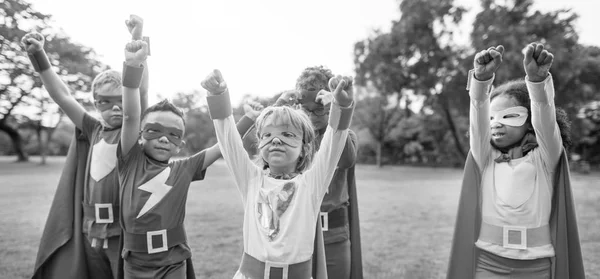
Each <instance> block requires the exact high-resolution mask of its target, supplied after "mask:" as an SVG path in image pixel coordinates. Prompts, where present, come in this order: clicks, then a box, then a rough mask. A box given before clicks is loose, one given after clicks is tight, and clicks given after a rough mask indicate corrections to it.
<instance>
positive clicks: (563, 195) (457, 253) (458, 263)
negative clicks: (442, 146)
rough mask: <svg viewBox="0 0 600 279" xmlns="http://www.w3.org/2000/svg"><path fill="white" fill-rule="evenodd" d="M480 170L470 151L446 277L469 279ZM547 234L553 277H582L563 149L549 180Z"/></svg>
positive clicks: (474, 249) (478, 218) (477, 217)
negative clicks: (549, 241)
mask: <svg viewBox="0 0 600 279" xmlns="http://www.w3.org/2000/svg"><path fill="white" fill-rule="evenodd" d="M480 183H481V173H480V172H479V168H478V166H477V164H476V163H475V159H474V158H473V155H472V154H471V152H469V155H468V156H467V161H466V164H465V168H464V174H463V182H462V186H461V191H460V200H459V204H458V214H457V216H456V224H455V226H454V237H453V240H452V248H451V252H450V261H449V264H448V273H447V275H446V278H448V279H472V278H474V276H475V270H476V268H477V258H478V256H479V250H478V248H477V247H476V246H475V242H476V241H477V239H478V238H479V230H480V227H481V195H480V192H481V185H480ZM552 184H553V185H552V186H553V189H554V191H553V195H552V211H551V214H550V234H551V239H552V245H553V246H554V251H555V254H556V256H555V257H554V258H552V278H553V279H584V278H585V272H584V269H583V259H582V256H581V246H580V243H579V233H578V231H577V220H576V216H575V207H574V203H573V195H572V192H571V177H570V173H569V163H568V161H567V154H566V152H565V150H564V149H563V153H562V155H561V157H560V160H559V162H558V165H557V169H556V171H555V176H554V179H553V182H552Z"/></svg>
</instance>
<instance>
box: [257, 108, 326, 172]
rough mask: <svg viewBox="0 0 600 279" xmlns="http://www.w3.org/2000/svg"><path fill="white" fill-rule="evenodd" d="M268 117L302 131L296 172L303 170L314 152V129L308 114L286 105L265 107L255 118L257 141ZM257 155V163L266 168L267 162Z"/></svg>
mask: <svg viewBox="0 0 600 279" xmlns="http://www.w3.org/2000/svg"><path fill="white" fill-rule="evenodd" d="M269 118H272V119H273V122H274V124H276V125H278V124H291V125H293V126H294V127H296V128H297V129H298V130H300V131H302V134H303V136H302V152H301V153H300V158H299V160H298V165H297V166H296V170H297V171H298V172H303V171H305V170H306V169H308V168H309V167H310V164H311V163H312V160H313V157H314V155H315V152H316V150H315V147H314V140H315V131H314V128H313V125H312V122H310V118H308V115H306V113H304V112H303V111H301V110H298V109H294V108H291V107H288V106H280V107H274V106H271V107H267V108H266V109H264V110H263V111H262V112H261V113H260V115H259V116H258V118H257V119H256V136H257V137H258V139H259V142H260V133H261V131H262V128H263V125H264V124H265V121H266V120H267V119H269ZM259 152H260V151H259ZM257 157H258V158H257V162H258V164H259V165H261V166H262V167H263V168H267V167H268V166H269V163H268V162H266V161H265V160H264V159H263V158H262V157H261V156H257Z"/></svg>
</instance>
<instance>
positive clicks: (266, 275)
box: [264, 261, 290, 279]
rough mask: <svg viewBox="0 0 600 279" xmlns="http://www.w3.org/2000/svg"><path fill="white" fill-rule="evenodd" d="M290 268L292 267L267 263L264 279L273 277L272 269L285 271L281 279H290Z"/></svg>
mask: <svg viewBox="0 0 600 279" xmlns="http://www.w3.org/2000/svg"><path fill="white" fill-rule="evenodd" d="M289 266H290V265H289V264H283V263H275V262H269V261H265V277H264V279H269V278H270V277H271V267H274V268H281V269H283V272H282V275H281V279H288V268H289Z"/></svg>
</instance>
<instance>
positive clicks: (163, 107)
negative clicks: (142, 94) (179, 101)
mask: <svg viewBox="0 0 600 279" xmlns="http://www.w3.org/2000/svg"><path fill="white" fill-rule="evenodd" d="M155 111H170V112H172V113H174V114H176V115H177V116H179V117H181V120H183V125H184V126H185V117H184V116H183V111H181V109H179V108H178V107H176V106H175V105H174V104H173V103H171V102H169V100H167V99H164V100H162V101H160V102H158V103H156V104H154V105H152V106H150V107H148V108H147V109H146V110H145V111H144V112H143V113H142V117H141V119H140V120H142V121H143V120H144V118H145V117H146V116H147V115H148V114H149V113H151V112H155Z"/></svg>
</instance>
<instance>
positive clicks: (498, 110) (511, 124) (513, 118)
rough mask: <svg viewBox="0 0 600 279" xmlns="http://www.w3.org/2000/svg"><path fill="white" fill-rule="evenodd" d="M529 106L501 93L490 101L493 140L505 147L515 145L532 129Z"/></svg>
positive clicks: (497, 144)
mask: <svg viewBox="0 0 600 279" xmlns="http://www.w3.org/2000/svg"><path fill="white" fill-rule="evenodd" d="M527 117H528V116H527V108H525V107H522V106H520V104H519V103H518V102H517V101H516V100H515V99H514V98H512V97H510V96H508V95H505V94H501V95H498V96H497V97H495V98H493V99H492V101H491V103H490V129H491V131H490V132H491V136H492V142H493V143H494V144H495V145H496V146H498V147H500V148H504V147H507V146H510V145H513V144H515V143H517V142H519V141H521V139H523V136H525V134H526V133H527V131H528V130H530V129H531V123H530V122H528V121H527Z"/></svg>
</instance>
